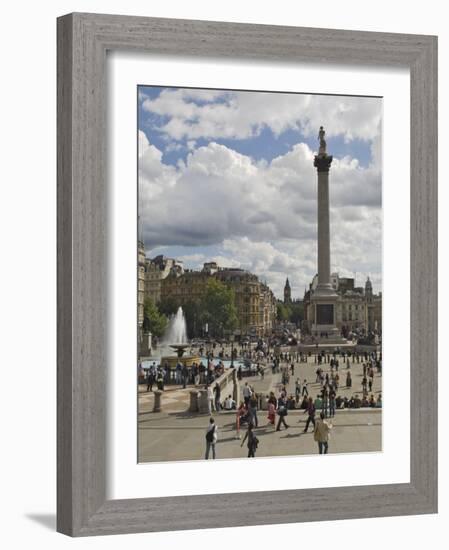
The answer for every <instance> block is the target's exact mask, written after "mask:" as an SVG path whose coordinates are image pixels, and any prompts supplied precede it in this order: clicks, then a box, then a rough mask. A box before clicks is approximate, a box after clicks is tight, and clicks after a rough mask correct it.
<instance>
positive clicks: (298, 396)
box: [295, 378, 301, 402]
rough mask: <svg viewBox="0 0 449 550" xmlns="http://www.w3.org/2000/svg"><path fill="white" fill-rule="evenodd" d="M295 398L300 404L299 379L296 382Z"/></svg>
mask: <svg viewBox="0 0 449 550" xmlns="http://www.w3.org/2000/svg"><path fill="white" fill-rule="evenodd" d="M295 397H296V402H298V401H299V398H300V397H301V381H300V379H299V378H297V379H296V382H295Z"/></svg>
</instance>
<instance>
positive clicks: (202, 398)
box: [198, 390, 209, 414]
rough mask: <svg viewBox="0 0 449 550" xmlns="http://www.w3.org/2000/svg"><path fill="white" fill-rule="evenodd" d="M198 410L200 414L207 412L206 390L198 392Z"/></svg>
mask: <svg viewBox="0 0 449 550" xmlns="http://www.w3.org/2000/svg"><path fill="white" fill-rule="evenodd" d="M198 410H199V412H200V413H201V414H208V413H209V400H208V398H207V390H200V391H199V392H198Z"/></svg>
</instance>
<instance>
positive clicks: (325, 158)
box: [313, 126, 332, 172]
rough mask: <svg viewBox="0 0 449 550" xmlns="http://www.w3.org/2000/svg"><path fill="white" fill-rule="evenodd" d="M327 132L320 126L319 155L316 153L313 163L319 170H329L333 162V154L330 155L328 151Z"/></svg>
mask: <svg viewBox="0 0 449 550" xmlns="http://www.w3.org/2000/svg"><path fill="white" fill-rule="evenodd" d="M325 136H326V132H325V131H324V128H323V127H322V126H320V131H319V132H318V140H319V142H320V148H319V149H318V155H315V159H314V162H313V165H314V166H315V168H317V169H318V172H329V167H330V165H331V163H332V155H328V154H327V151H326V139H325Z"/></svg>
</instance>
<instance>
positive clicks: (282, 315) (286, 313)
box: [277, 302, 291, 321]
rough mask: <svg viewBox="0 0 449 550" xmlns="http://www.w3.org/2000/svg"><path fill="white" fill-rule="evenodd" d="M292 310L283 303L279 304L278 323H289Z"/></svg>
mask: <svg viewBox="0 0 449 550" xmlns="http://www.w3.org/2000/svg"><path fill="white" fill-rule="evenodd" d="M290 313H291V312H290V308H289V306H286V305H285V304H283V303H282V302H278V303H277V318H278V321H289V320H290Z"/></svg>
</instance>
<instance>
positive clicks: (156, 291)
mask: <svg viewBox="0 0 449 550" xmlns="http://www.w3.org/2000/svg"><path fill="white" fill-rule="evenodd" d="M172 270H175V271H177V272H179V273H183V272H184V268H183V265H182V262H180V261H178V260H175V259H173V258H167V257H166V256H162V255H159V256H156V257H155V258H153V259H148V258H147V259H146V260H145V297H146V298H150V299H151V300H153V302H154V303H155V304H158V303H159V302H160V301H161V289H162V281H163V280H164V279H165V278H166V277H168V275H169V274H170V272H171V271H172Z"/></svg>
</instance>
